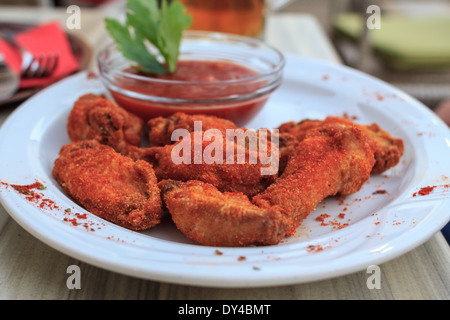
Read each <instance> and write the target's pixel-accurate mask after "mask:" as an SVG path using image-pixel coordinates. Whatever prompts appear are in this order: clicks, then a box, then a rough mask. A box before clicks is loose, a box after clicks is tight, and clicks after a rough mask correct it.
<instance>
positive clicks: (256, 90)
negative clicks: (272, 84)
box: [109, 60, 273, 126]
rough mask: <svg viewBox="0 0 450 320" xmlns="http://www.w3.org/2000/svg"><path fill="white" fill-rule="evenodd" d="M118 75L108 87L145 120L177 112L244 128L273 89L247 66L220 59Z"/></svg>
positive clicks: (127, 71)
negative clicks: (155, 71) (207, 116)
mask: <svg viewBox="0 0 450 320" xmlns="http://www.w3.org/2000/svg"><path fill="white" fill-rule="evenodd" d="M124 72H126V73H131V74H132V75H136V76H135V77H133V76H128V77H120V76H119V77H116V78H115V81H114V86H113V87H111V86H110V87H109V89H110V92H111V94H112V96H113V98H114V99H115V100H116V102H117V103H118V104H119V105H121V106H122V107H123V108H125V109H127V110H128V111H130V112H132V113H134V114H137V115H138V116H140V117H141V118H143V119H144V120H145V121H147V120H148V119H150V118H154V117H158V116H169V115H171V114H173V113H175V112H184V113H188V114H210V115H215V116H218V117H221V118H226V119H229V120H232V121H234V122H235V123H236V124H237V125H238V126H243V125H244V124H246V123H247V122H248V121H250V120H251V119H252V118H253V117H254V116H255V115H256V114H257V113H258V112H259V111H260V110H261V108H262V107H263V106H264V104H265V103H266V101H267V99H268V98H269V94H270V93H271V92H272V91H273V89H269V90H268V89H266V87H267V85H268V79H267V78H263V77H259V74H258V73H257V72H256V71H254V70H251V69H248V68H246V67H243V66H240V65H237V64H234V63H230V62H217V61H200V60H187V61H179V62H178V66H177V70H176V72H175V73H173V74H165V75H155V76H150V75H145V74H142V73H139V72H138V71H137V70H136V69H134V68H129V69H126V70H124Z"/></svg>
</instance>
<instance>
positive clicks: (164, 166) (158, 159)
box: [129, 131, 278, 196]
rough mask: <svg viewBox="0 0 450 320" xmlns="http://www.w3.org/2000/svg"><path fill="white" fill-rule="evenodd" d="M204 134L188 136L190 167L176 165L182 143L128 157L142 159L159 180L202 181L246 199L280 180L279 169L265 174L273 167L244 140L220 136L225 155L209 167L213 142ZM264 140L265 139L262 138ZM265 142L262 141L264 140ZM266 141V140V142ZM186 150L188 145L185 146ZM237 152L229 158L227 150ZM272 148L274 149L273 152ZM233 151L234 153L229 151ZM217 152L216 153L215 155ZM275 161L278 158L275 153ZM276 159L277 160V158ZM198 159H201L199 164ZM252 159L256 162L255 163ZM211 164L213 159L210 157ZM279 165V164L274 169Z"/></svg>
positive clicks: (140, 150) (154, 148) (187, 158)
mask: <svg viewBox="0 0 450 320" xmlns="http://www.w3.org/2000/svg"><path fill="white" fill-rule="evenodd" d="M196 134H199V137H200V139H201V144H199V146H198V147H197V146H196V145H194V144H196V142H195V141H196V138H195V135H196ZM204 134H205V133H204V132H200V133H197V132H192V133H190V135H188V136H187V138H189V140H190V151H188V153H189V154H186V160H189V161H190V163H186V162H184V163H183V162H181V163H179V162H178V160H179V159H180V158H178V160H177V161H174V157H178V155H179V153H184V152H186V151H182V152H180V150H181V148H180V146H181V144H182V143H184V142H183V139H182V140H180V141H179V142H177V143H175V144H173V145H166V146H164V147H151V148H145V149H144V148H141V149H134V151H135V152H134V153H130V154H129V156H130V157H132V158H134V159H143V160H146V161H148V162H150V163H151V164H152V165H153V167H154V169H155V173H156V176H157V177H158V180H163V179H172V180H179V181H188V180H200V181H203V182H207V183H210V184H212V185H213V186H215V187H216V188H217V189H219V190H220V191H222V192H224V191H226V192H242V193H244V194H246V195H247V196H253V195H255V194H257V193H259V192H262V191H263V190H264V189H265V188H266V187H267V186H268V185H270V184H271V183H272V182H274V181H275V178H276V177H277V173H278V172H277V169H278V168H275V167H274V168H273V170H270V171H271V173H270V174H262V169H263V168H266V169H267V168H270V167H271V165H272V164H270V163H268V164H266V163H262V162H261V161H260V160H261V158H260V157H259V156H260V154H259V151H258V150H255V149H254V148H251V147H250V144H248V143H247V144H246V143H241V142H242V141H243V140H240V141H236V140H232V139H229V138H227V137H226V136H223V135H221V137H222V141H220V142H219V145H218V147H220V148H219V149H222V150H223V154H222V155H219V154H218V153H217V154H215V153H214V152H212V153H214V155H215V156H217V158H216V159H215V160H217V161H216V162H212V163H208V162H207V156H208V155H210V154H209V153H208V152H207V151H208V150H209V151H211V149H208V148H210V147H211V145H212V143H213V142H210V141H207V139H203V138H204ZM248 134H249V136H252V137H253V138H255V139H258V135H257V133H255V132H253V131H252V132H248ZM261 139H263V138H261ZM261 141H263V140H261ZM264 141H265V140H264ZM264 143H267V145H268V153H270V152H273V151H275V148H277V147H276V146H272V145H271V143H270V140H269V141H267V142H264ZM184 145H185V146H187V145H189V144H188V143H187V144H184ZM230 145H231V146H232V148H234V149H233V150H234V152H233V155H232V156H231V157H229V158H228V157H227V152H226V149H227V146H230ZM272 148H273V149H272ZM230 150H231V149H230ZM215 152H217V150H216V151H215ZM274 154H275V156H276V157H278V154H276V153H274ZM240 155H243V157H242V159H243V162H242V163H240V162H239V161H240V158H239V157H240ZM275 156H274V157H275ZM196 157H200V160H199V162H198V163H196V160H195V159H196ZM250 159H256V161H254V162H253V163H252V162H251V160H250ZM210 160H211V157H210ZM277 164H278V161H276V163H275V165H277Z"/></svg>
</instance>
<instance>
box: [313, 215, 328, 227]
mask: <svg viewBox="0 0 450 320" xmlns="http://www.w3.org/2000/svg"><path fill="white" fill-rule="evenodd" d="M329 217H330V215H329V214H326V213H323V214H321V215H320V216H318V217H317V218H316V221H320V222H321V223H320V225H321V226H327V225H328V224H327V223H325V219H326V218H329Z"/></svg>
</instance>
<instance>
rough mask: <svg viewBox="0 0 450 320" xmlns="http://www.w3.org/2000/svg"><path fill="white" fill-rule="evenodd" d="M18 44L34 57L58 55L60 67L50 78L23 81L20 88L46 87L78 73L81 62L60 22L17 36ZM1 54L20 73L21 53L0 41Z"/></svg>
mask: <svg viewBox="0 0 450 320" xmlns="http://www.w3.org/2000/svg"><path fill="white" fill-rule="evenodd" d="M15 39H16V42H17V43H19V44H20V45H22V46H23V47H25V48H26V49H27V50H29V51H30V52H31V53H32V54H34V55H36V56H37V55H39V54H45V53H53V54H54V53H57V54H58V55H59V61H58V65H57V67H56V69H55V71H54V72H53V74H52V75H51V76H49V77H44V78H28V79H21V81H20V88H30V87H44V86H48V85H49V84H51V83H53V82H55V81H57V80H59V79H61V78H63V77H64V76H67V75H69V74H71V73H72V72H74V71H77V70H78V68H79V62H78V61H77V59H76V58H75V57H74V55H73V53H72V49H71V47H70V43H69V41H68V39H67V35H66V34H65V32H64V30H62V28H61V27H60V25H59V23H58V22H50V23H46V24H43V25H39V26H36V27H34V28H31V29H29V30H26V31H24V32H21V33H18V34H16V38H15ZM0 52H2V53H3V56H4V57H5V60H6V62H7V63H8V64H9V66H10V67H11V68H12V69H13V70H14V71H16V72H17V73H20V66H21V63H22V61H21V57H20V53H19V51H18V50H17V49H16V48H14V47H12V46H11V45H10V44H8V43H7V42H5V41H4V40H3V39H0Z"/></svg>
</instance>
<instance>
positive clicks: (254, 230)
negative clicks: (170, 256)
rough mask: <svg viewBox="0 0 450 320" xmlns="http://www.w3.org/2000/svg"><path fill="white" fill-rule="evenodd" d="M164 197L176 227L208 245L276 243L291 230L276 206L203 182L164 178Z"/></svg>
mask: <svg viewBox="0 0 450 320" xmlns="http://www.w3.org/2000/svg"><path fill="white" fill-rule="evenodd" d="M158 185H159V187H160V189H161V193H162V197H163V200H164V203H165V205H166V206H167V209H168V211H169V212H170V214H171V216H172V220H173V221H174V223H175V225H176V226H177V228H178V229H179V230H180V231H181V232H182V233H184V234H185V235H186V237H188V238H189V239H191V240H193V241H194V242H196V243H199V244H202V245H206V246H220V247H243V246H250V245H275V244H277V243H279V242H280V240H282V239H283V238H284V237H285V236H286V234H289V233H291V229H292V228H291V224H290V222H289V221H288V220H287V219H286V218H285V216H284V215H282V214H281V213H280V212H279V210H276V208H268V209H260V208H258V207H257V206H255V205H253V204H252V203H251V202H250V200H249V199H248V198H247V197H246V196H245V195H243V194H242V193H228V192H224V193H222V192H220V191H219V190H217V189H216V188H215V187H214V186H212V185H210V184H207V183H204V182H201V181H194V180H191V181H188V182H180V181H173V180H163V181H161V182H160V183H159V184H158Z"/></svg>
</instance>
